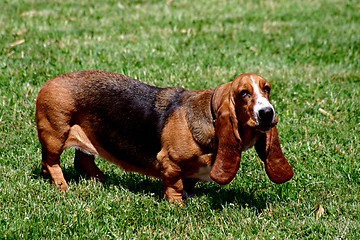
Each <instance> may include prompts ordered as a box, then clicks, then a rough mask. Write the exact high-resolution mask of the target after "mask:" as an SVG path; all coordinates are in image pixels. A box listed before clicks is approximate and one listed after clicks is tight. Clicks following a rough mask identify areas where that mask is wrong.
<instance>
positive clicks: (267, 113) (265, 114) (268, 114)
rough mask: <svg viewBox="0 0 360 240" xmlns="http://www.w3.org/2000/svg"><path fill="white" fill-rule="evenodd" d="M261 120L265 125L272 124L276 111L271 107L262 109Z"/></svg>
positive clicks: (260, 112)
mask: <svg viewBox="0 0 360 240" xmlns="http://www.w3.org/2000/svg"><path fill="white" fill-rule="evenodd" d="M259 118H260V120H261V122H263V123H272V120H273V118H274V110H273V109H272V108H271V107H266V108H262V109H260V110H259Z"/></svg>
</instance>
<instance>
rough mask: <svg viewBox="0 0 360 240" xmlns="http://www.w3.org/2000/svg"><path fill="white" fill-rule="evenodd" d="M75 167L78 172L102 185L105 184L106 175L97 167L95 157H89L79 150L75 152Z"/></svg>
mask: <svg viewBox="0 0 360 240" xmlns="http://www.w3.org/2000/svg"><path fill="white" fill-rule="evenodd" d="M74 167H75V169H76V171H78V172H79V173H81V174H84V175H85V176H87V177H90V178H91V179H95V180H97V181H99V182H101V183H104V182H105V174H104V173H103V172H102V171H101V170H100V169H99V168H98V167H97V166H96V164H95V157H94V155H89V154H87V153H84V152H82V151H81V150H79V149H76V150H75V159H74Z"/></svg>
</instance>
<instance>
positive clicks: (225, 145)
mask: <svg viewBox="0 0 360 240" xmlns="http://www.w3.org/2000/svg"><path fill="white" fill-rule="evenodd" d="M224 92H225V93H224ZM222 93H224V94H225V97H224V96H222V97H221V99H220V102H219V103H218V104H220V107H219V108H218V111H217V112H218V114H217V119H216V122H215V135H216V138H217V141H218V142H217V143H218V144H217V151H216V158H215V162H214V164H213V167H212V169H211V172H210V174H209V176H210V178H211V179H213V180H214V181H215V182H217V183H218V184H220V185H225V184H228V183H230V182H231V180H232V179H233V178H234V177H235V175H236V173H237V171H238V170H239V166H240V160H241V149H240V146H241V139H240V136H239V132H238V121H237V118H236V113H235V106H234V103H233V101H232V99H230V96H229V93H228V92H226V91H222ZM216 105H217V104H216Z"/></svg>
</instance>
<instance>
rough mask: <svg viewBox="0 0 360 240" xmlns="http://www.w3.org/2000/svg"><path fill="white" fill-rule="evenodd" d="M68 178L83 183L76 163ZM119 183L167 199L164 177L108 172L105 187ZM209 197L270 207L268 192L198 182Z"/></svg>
mask: <svg viewBox="0 0 360 240" xmlns="http://www.w3.org/2000/svg"><path fill="white" fill-rule="evenodd" d="M40 172H41V170H40V168H36V169H35V170H34V171H33V173H34V174H33V176H38V177H39V176H40V175H41V174H40ZM63 173H64V176H65V179H67V181H68V182H69V183H70V184H71V182H75V183H79V182H80V181H81V180H83V179H84V176H83V175H81V174H79V173H78V172H77V171H76V170H75V169H74V168H73V167H68V168H64V169H63ZM114 186H118V187H120V186H121V188H124V189H127V190H128V191H130V192H132V193H135V194H146V195H149V196H150V197H152V198H155V199H156V201H162V200H163V196H164V195H163V183H162V181H161V180H158V179H154V178H151V177H146V176H143V175H140V174H138V173H133V172H124V173H123V174H121V175H119V174H115V173H111V174H110V175H109V174H106V181H105V183H104V187H105V189H110V188H112V187H114ZM203 196H206V197H207V199H208V200H207V201H208V202H209V204H210V206H211V207H212V208H213V209H222V208H224V207H225V206H226V205H235V206H239V207H248V208H255V209H256V210H257V211H259V212H260V211H261V210H262V209H265V208H266V202H267V201H266V199H267V198H268V197H267V196H265V195H260V196H257V195H256V194H255V192H254V191H253V190H244V189H241V188H239V189H234V188H231V187H222V186H219V185H217V184H216V183H198V184H197V186H196V188H195V198H196V197H203Z"/></svg>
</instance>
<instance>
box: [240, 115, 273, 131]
mask: <svg viewBox="0 0 360 240" xmlns="http://www.w3.org/2000/svg"><path fill="white" fill-rule="evenodd" d="M276 124H277V121H274V122H270V123H269V122H260V123H257V122H256V121H255V120H254V119H252V118H250V119H249V121H248V122H247V125H248V126H249V127H250V128H253V129H254V130H255V131H258V132H261V133H266V132H268V131H270V130H271V129H272V128H273V127H275V126H276Z"/></svg>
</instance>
